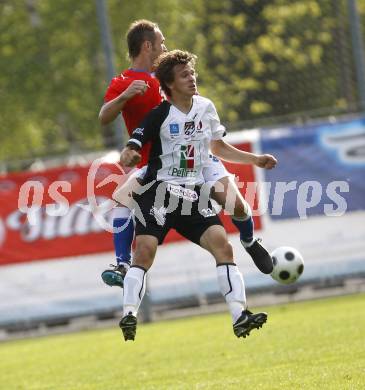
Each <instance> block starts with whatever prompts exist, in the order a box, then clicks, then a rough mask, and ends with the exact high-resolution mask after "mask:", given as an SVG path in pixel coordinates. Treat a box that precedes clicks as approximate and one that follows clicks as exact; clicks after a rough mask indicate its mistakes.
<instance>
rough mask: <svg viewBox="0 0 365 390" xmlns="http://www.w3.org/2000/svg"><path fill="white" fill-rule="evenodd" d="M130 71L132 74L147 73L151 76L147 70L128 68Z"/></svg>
mask: <svg viewBox="0 0 365 390" xmlns="http://www.w3.org/2000/svg"><path fill="white" fill-rule="evenodd" d="M128 70H130V71H132V72H137V73H146V74H148V75H151V73H150V72H147V71H146V70H143V69H136V68H128Z"/></svg>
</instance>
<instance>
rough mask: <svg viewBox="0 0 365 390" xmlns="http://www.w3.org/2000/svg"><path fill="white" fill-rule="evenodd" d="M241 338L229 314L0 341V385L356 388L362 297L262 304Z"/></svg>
mask: <svg viewBox="0 0 365 390" xmlns="http://www.w3.org/2000/svg"><path fill="white" fill-rule="evenodd" d="M267 311H268V313H269V320H268V323H267V324H266V325H265V326H264V327H263V328H262V329H261V330H259V331H252V333H251V335H250V337H249V338H247V339H237V338H235V336H234V335H233V333H232V330H231V324H230V317H229V316H228V314H225V315H221V314H220V315H209V316H201V317H195V318H189V319H183V320H176V321H170V322H159V323H154V324H148V325H140V326H139V328H138V332H137V338H136V341H135V342H134V343H133V342H128V343H125V342H124V341H122V337H121V332H120V331H119V329H117V324H116V328H115V329H108V330H98V331H88V332H82V333H77V334H67V335H62V336H52V337H47V338H39V339H29V340H22V341H13V342H7V343H2V344H0V389H4V390H11V389H24V390H31V389H37V390H38V389H57V390H58V389H65V390H76V389H98V390H99V389H102V390H104V389H105V390H110V389H219V390H221V389H270V390H271V389H311V390H312V389H318V390H319V389H320V390H322V389H331V390H332V389H341V390H343V389H365V295H364V294H362V295H352V296H346V297H340V298H334V299H325V300H318V301H310V302H304V303H293V304H289V305H282V306H277V307H269V308H267Z"/></svg>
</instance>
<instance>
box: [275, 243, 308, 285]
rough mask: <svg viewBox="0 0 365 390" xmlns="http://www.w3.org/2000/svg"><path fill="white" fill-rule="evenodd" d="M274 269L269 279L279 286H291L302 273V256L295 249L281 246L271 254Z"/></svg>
mask: <svg viewBox="0 0 365 390" xmlns="http://www.w3.org/2000/svg"><path fill="white" fill-rule="evenodd" d="M271 257H272V260H273V265H274V269H273V271H272V272H271V274H270V275H271V277H272V278H273V279H274V280H276V281H277V282H279V283H280V284H292V283H294V282H295V281H297V280H298V278H299V277H300V275H301V274H302V273H303V271H304V261H303V256H302V255H301V254H300V253H299V251H298V250H296V249H295V248H291V247H290V246H281V247H279V248H276V249H275V250H274V251H273V252H272V253H271Z"/></svg>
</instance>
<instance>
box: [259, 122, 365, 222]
mask: <svg viewBox="0 0 365 390" xmlns="http://www.w3.org/2000/svg"><path fill="white" fill-rule="evenodd" d="M261 150H262V152H263V153H270V154H273V155H274V156H275V157H276V158H277V159H278V162H279V163H278V166H277V167H276V168H275V169H273V170H271V171H265V181H266V182H268V183H270V184H268V186H270V190H269V200H268V210H269V214H270V216H271V217H272V218H273V219H287V218H298V217H300V218H306V217H308V216H310V215H323V214H326V215H341V214H343V213H344V212H345V211H356V210H365V118H360V119H356V120H347V121H337V122H334V123H330V122H328V123H321V124H316V125H306V126H296V127H290V128H280V129H272V130H266V131H262V132H261Z"/></svg>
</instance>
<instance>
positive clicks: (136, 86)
mask: <svg viewBox="0 0 365 390" xmlns="http://www.w3.org/2000/svg"><path fill="white" fill-rule="evenodd" d="M147 88H149V85H148V84H147V83H146V82H145V81H143V80H134V81H132V82H131V84H130V85H129V86H128V88H127V89H126V90H125V91H124V92H123V96H124V97H125V98H126V99H131V98H132V97H134V96H136V95H143V94H144V93H145V92H146V91H147Z"/></svg>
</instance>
